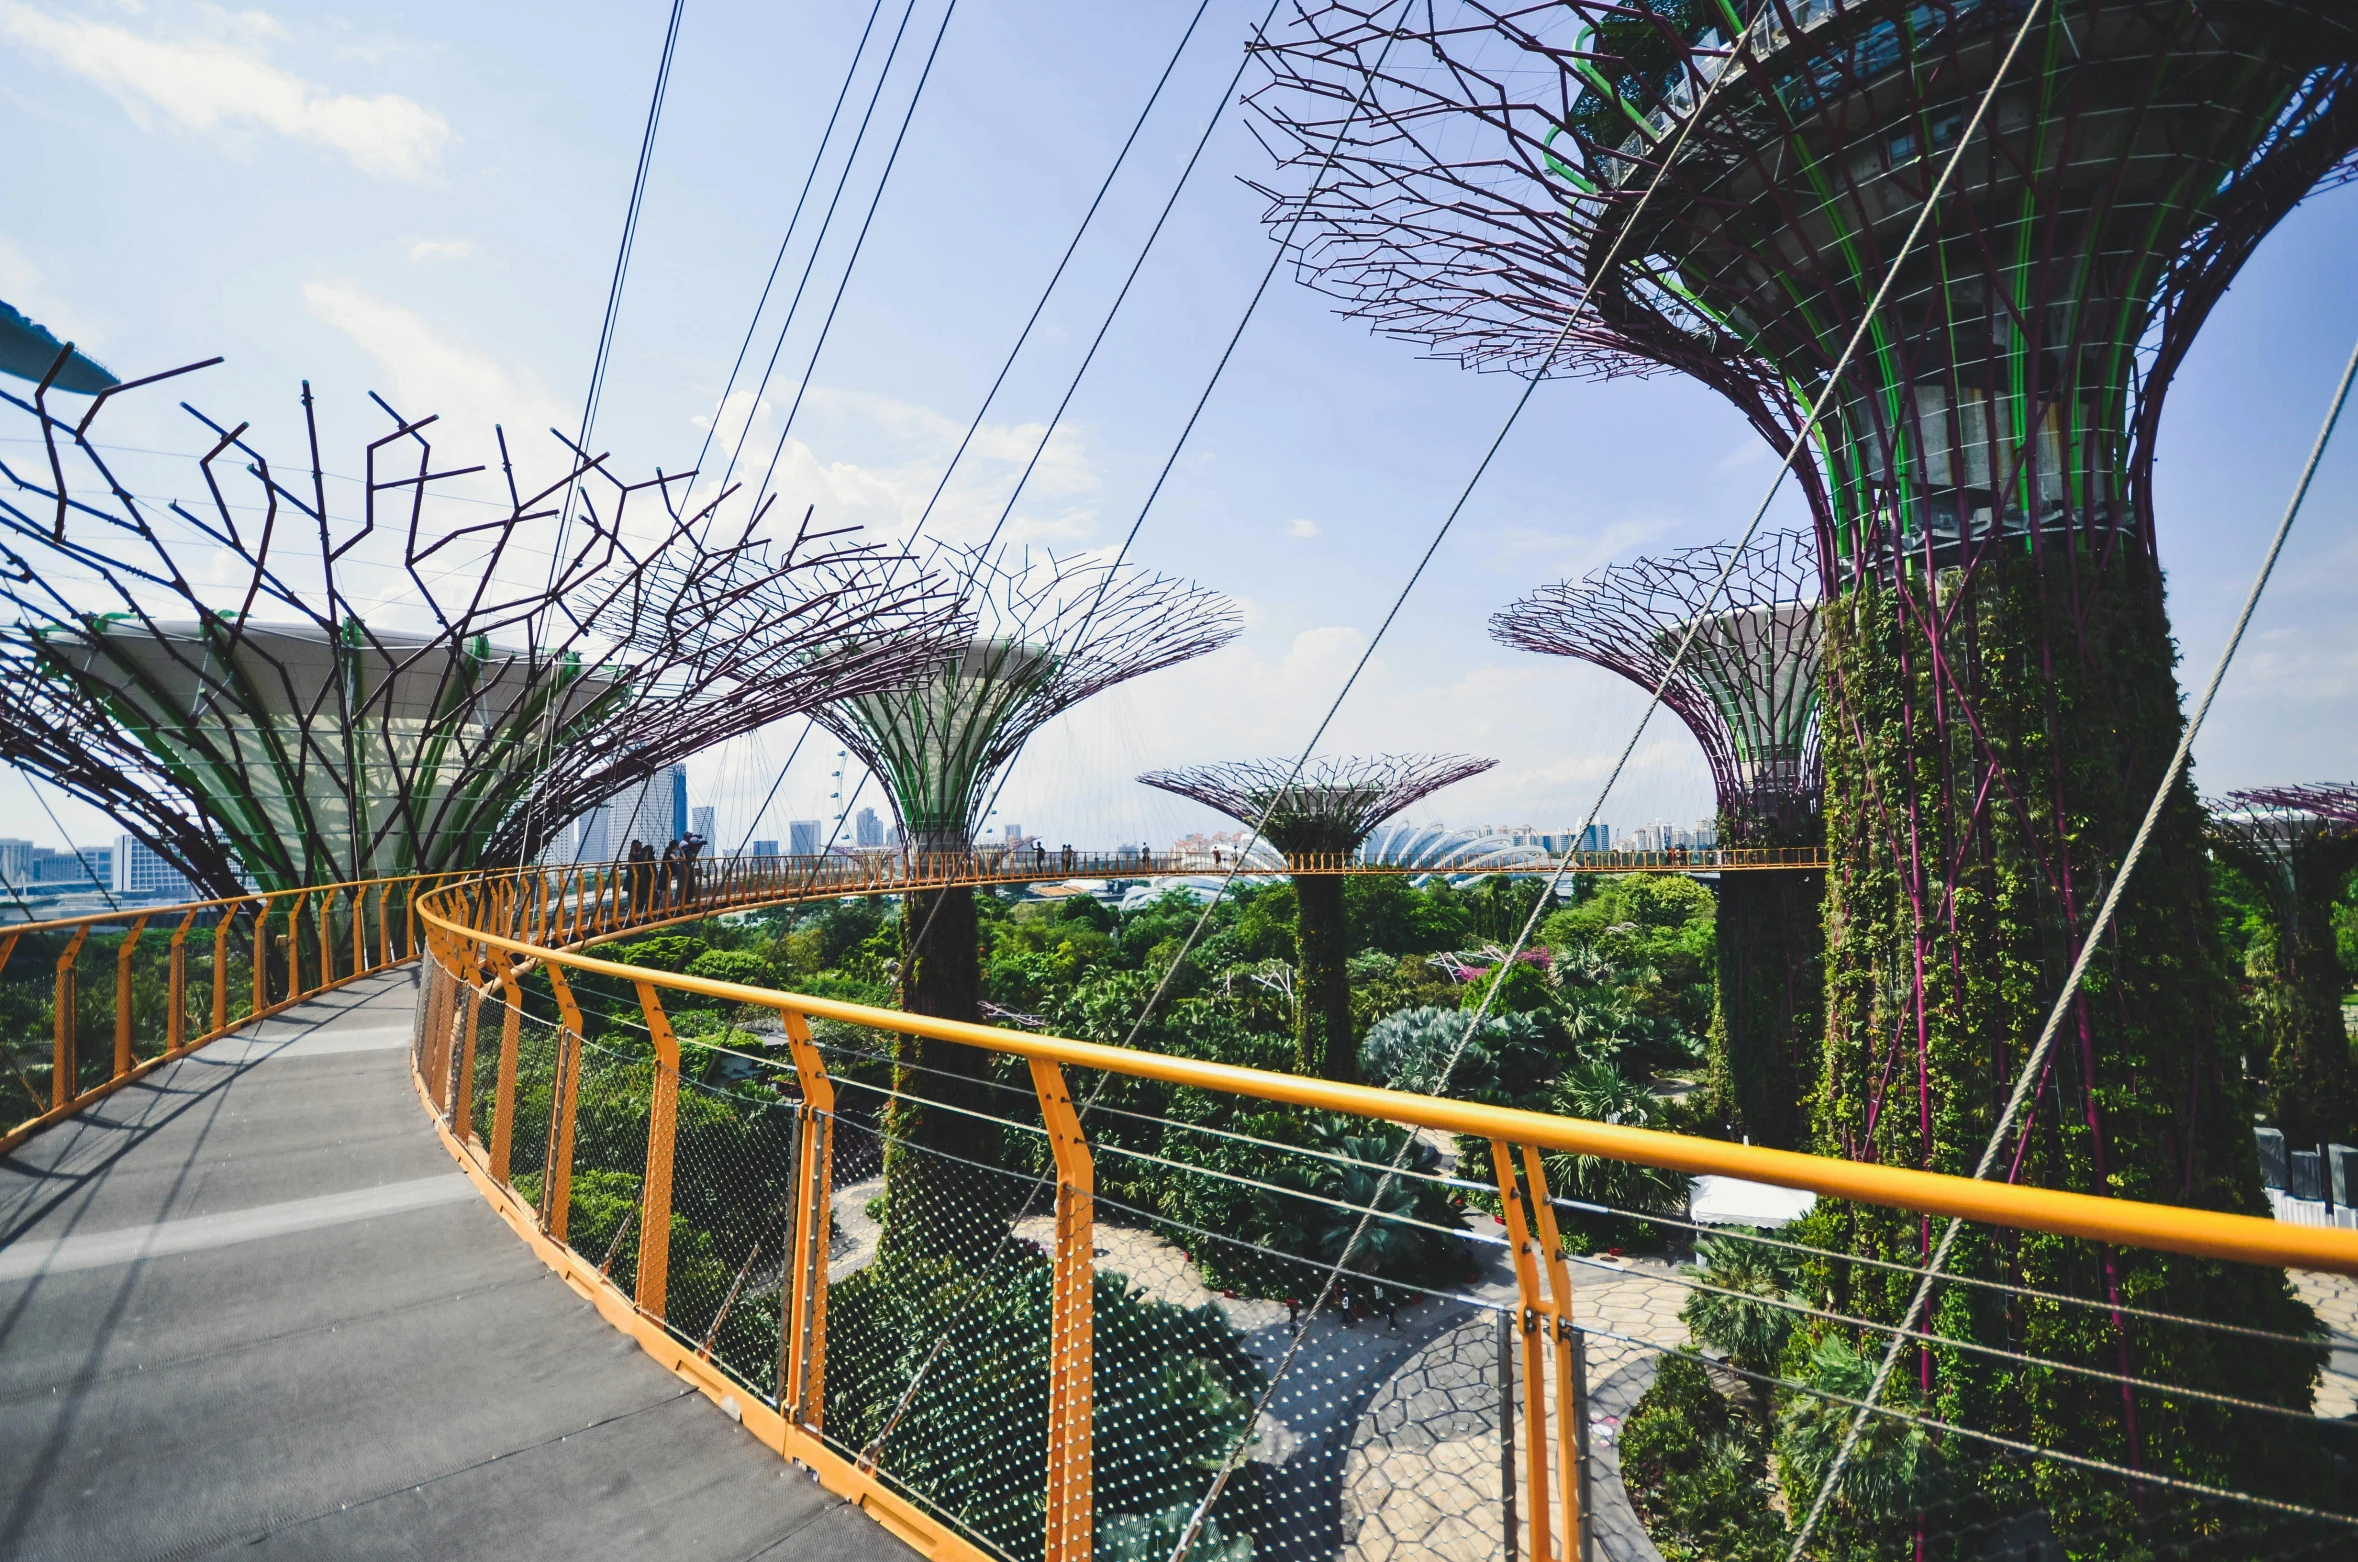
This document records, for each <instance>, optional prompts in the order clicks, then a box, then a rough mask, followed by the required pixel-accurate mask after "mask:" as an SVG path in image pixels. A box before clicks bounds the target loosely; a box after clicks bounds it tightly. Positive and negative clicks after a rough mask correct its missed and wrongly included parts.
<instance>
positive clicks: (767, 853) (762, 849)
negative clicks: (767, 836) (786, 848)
mask: <svg viewBox="0 0 2358 1562" xmlns="http://www.w3.org/2000/svg"><path fill="white" fill-rule="evenodd" d="M753 855H755V856H756V857H775V856H777V855H778V843H777V842H776V841H755V842H754V843H753Z"/></svg>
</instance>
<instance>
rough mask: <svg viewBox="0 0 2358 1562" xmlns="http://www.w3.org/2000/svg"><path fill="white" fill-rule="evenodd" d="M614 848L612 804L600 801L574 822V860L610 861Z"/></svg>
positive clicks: (613, 856)
mask: <svg viewBox="0 0 2358 1562" xmlns="http://www.w3.org/2000/svg"><path fill="white" fill-rule="evenodd" d="M616 855H617V854H616V852H615V848H614V806H613V805H612V804H611V803H600V804H599V805H598V806H597V807H595V808H593V809H591V810H590V811H589V812H588V813H586V814H583V815H582V816H581V818H580V819H579V820H578V821H577V822H576V824H575V829H574V835H573V860H574V861H575V862H612V861H613V860H614V858H615V856H616Z"/></svg>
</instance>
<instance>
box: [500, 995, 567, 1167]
mask: <svg viewBox="0 0 2358 1562" xmlns="http://www.w3.org/2000/svg"><path fill="white" fill-rule="evenodd" d="M563 1036H564V1032H563V1031H562V1030H561V1029H560V1028H559V1027H557V1026H556V1025H554V1024H552V1023H550V1022H549V1021H547V1020H544V1019H536V1018H534V1017H533V1016H532V1015H531V1014H530V1013H529V1012H528V1013H526V1014H525V1015H524V1017H523V1023H521V1024H520V1025H518V1026H517V1028H516V1084H515V1105H514V1108H513V1113H512V1116H511V1119H510V1122H509V1127H508V1186H510V1187H511V1188H513V1189H515V1190H516V1193H517V1195H518V1196H519V1197H521V1198H522V1199H523V1200H524V1202H525V1203H527V1204H529V1205H531V1206H532V1207H533V1208H535V1209H538V1208H539V1207H540V1195H541V1184H542V1181H543V1177H542V1173H543V1172H544V1171H545V1169H546V1168H547V1166H548V1159H549V1139H550V1135H551V1134H552V1132H553V1131H554V1128H555V1117H554V1114H555V1110H556V1104H557V1059H558V1055H559V1046H560V1043H561V1041H562V1039H563Z"/></svg>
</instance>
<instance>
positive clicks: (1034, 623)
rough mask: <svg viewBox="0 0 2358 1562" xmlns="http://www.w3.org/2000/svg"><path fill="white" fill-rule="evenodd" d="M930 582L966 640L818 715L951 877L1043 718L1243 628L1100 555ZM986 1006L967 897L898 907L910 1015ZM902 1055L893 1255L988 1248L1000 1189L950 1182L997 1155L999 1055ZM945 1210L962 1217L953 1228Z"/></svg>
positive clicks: (1223, 605)
mask: <svg viewBox="0 0 2358 1562" xmlns="http://www.w3.org/2000/svg"><path fill="white" fill-rule="evenodd" d="M928 572H929V573H931V574H934V575H936V576H937V577H938V578H940V579H942V580H944V581H946V582H947V583H948V584H949V586H950V589H951V590H953V591H954V592H955V593H956V596H957V599H958V601H959V603H960V605H961V611H962V613H964V614H965V615H966V616H967V619H968V622H969V624H970V626H971V627H970V628H969V630H968V632H967V634H966V635H965V637H964V638H962V639H961V640H960V641H958V642H957V643H954V644H951V645H949V646H947V647H945V648H942V649H939V650H936V651H934V652H933V653H932V654H931V656H930V658H929V660H928V661H927V664H926V666H925V668H924V670H923V672H922V673H921V675H920V676H919V677H917V678H916V679H914V680H910V681H906V682H904V683H902V684H900V685H899V686H897V687H894V688H891V689H882V690H876V691H872V692H865V693H860V694H855V695H851V696H848V697H846V698H844V699H840V700H836V701H834V702H832V703H830V704H828V705H826V706H823V707H821V708H820V709H819V710H818V711H816V712H815V713H814V716H815V719H816V720H817V721H818V722H819V723H820V724H821V725H822V726H824V727H825V728H826V729H827V730H828V731H829V732H832V733H834V734H835V736H836V737H837V738H839V739H841V740H842V742H843V744H844V746H845V747H846V748H848V749H850V750H851V751H852V752H853V753H854V754H856V755H858V756H859V758H860V760H861V761H862V762H863V763H864V764H866V765H867V766H868V768H869V769H870V770H871V771H873V772H874V773H875V774H876V776H877V778H878V779H879V780H881V781H882V782H883V783H884V786H885V789H886V792H887V794H888V795H889V796H890V797H891V799H892V805H893V811H894V813H895V815H896V816H897V817H898V819H899V821H900V826H901V838H902V840H903V841H904V843H906V846H907V849H908V850H909V852H910V853H911V854H912V855H913V856H915V857H917V858H918V859H919V861H920V866H922V865H923V859H924V858H926V857H929V856H930V857H935V858H947V859H949V860H950V861H951V862H953V863H955V862H956V861H957V860H958V859H960V858H962V857H963V856H965V854H967V853H968V852H970V851H971V850H972V849H973V845H974V832H975V829H976V827H977V826H978V825H979V824H980V822H981V820H982V817H983V815H984V813H985V812H986V811H987V810H988V808H989V803H990V797H991V795H992V794H993V792H994V791H995V790H996V788H997V786H998V784H999V781H1000V777H1001V774H1002V773H1003V772H1004V771H1005V769H1006V768H1007V766H1008V764H1009V763H1010V762H1012V761H1013V760H1014V759H1015V757H1016V755H1018V754H1019V753H1021V752H1022V750H1023V746H1024V744H1025V743H1026V742H1028V741H1029V740H1030V738H1031V736H1032V734H1034V733H1035V732H1037V731H1039V730H1040V728H1041V727H1043V726H1045V725H1046V724H1047V723H1048V722H1049V721H1051V720H1053V719H1054V718H1055V717H1057V716H1059V715H1062V714H1063V713H1064V712H1066V711H1068V710H1070V709H1072V708H1073V707H1074V706H1075V705H1078V704H1080V703H1081V702H1082V701H1083V700H1086V699H1088V698H1089V697H1090V696H1091V695H1094V694H1099V693H1102V692H1103V691H1104V690H1106V689H1109V688H1111V687H1113V686H1114V685H1115V684H1117V683H1122V682H1125V681H1127V680H1129V679H1132V678H1136V677H1140V676H1142V675H1144V674H1146V673H1150V672H1154V671H1156V670H1158V669H1160V668H1165V667H1170V666H1173V665H1174V664H1176V663H1179V662H1183V661H1186V660H1188V659H1189V658H1191V657H1196V656H1201V655H1203V654H1204V653H1206V652H1208V651H1213V650H1217V649H1218V648H1219V647H1221V646H1223V645H1226V644H1227V643H1228V642H1229V641H1230V640H1233V639H1234V638H1235V637H1236V635H1237V632H1238V630H1239V628H1240V627H1241V623H1240V620H1239V618H1238V616H1237V612H1236V609H1235V608H1234V607H1233V606H1231V605H1230V603H1229V601H1228V599H1227V598H1226V597H1223V596H1221V595H1219V594H1218V593H1216V592H1212V591H1208V590H1205V589H1204V588H1202V587H1200V586H1195V585H1191V584H1189V583H1187V582H1185V581H1181V580H1176V579H1173V578H1171V577H1169V576H1166V575H1160V574H1156V573H1154V572H1153V571H1151V570H1146V569H1141V568H1139V567H1137V566H1135V565H1127V564H1121V563H1118V562H1113V561H1108V560H1104V559H1099V558H1096V557H1092V556H1089V555H1075V556H1072V557H1068V558H1058V557H1056V556H1055V555H1053V554H1048V553H1041V554H1038V555H1034V554H1031V553H1029V552H1025V553H1022V554H1018V555H1013V556H1011V555H1009V554H1007V553H1005V552H994V551H989V550H985V549H981V548H974V547H959V546H944V547H941V548H937V549H935V550H934V551H933V553H932V555H931V558H930V561H929V564H928ZM982 997H983V990H982V959H981V948H980V929H979V927H978V925H977V923H976V919H975V905H974V891H973V890H972V889H969V888H967V887H965V886H962V885H958V886H951V887H948V888H944V889H933V890H921V891H916V892H914V893H911V894H909V895H907V896H906V897H904V899H903V902H902V906H901V966H900V1001H901V1007H902V1008H903V1009H905V1010H907V1011H909V1012H910V1013H913V1014H929V1015H933V1016H935V1017H936V1018H940V1019H952V1020H965V1021H969V1022H975V1023H979V1022H980V1021H981V1019H982ZM893 1045H894V1058H895V1060H896V1064H897V1068H896V1084H895V1092H896V1093H895V1095H894V1097H893V1100H892V1103H891V1106H890V1108H889V1110H888V1112H887V1115H886V1123H885V1132H886V1147H885V1189H886V1200H887V1207H888V1209H889V1210H890V1211H891V1212H892V1216H891V1220H890V1221H889V1223H888V1225H887V1229H886V1241H887V1242H888V1243H893V1244H896V1245H897V1244H910V1245H914V1246H920V1247H922V1248H924V1249H926V1250H928V1251H937V1252H951V1253H960V1254H972V1253H976V1252H979V1251H981V1250H982V1249H984V1248H987V1247H988V1246H989V1245H990V1244H991V1243H992V1242H993V1241H994V1240H995V1235H996V1229H995V1228H996V1221H995V1219H994V1216H993V1211H992V1209H991V1207H990V1205H991V1201H992V1200H993V1199H994V1198H996V1197H997V1196H998V1194H999V1193H1000V1192H1002V1191H1003V1190H998V1189H994V1188H990V1187H982V1188H979V1189H978V1188H977V1187H975V1186H974V1185H972V1184H967V1183H961V1184H960V1186H959V1187H958V1188H957V1189H955V1190H953V1189H952V1188H951V1187H950V1186H949V1185H948V1183H947V1182H946V1181H945V1180H944V1179H948V1178H955V1177H960V1176H962V1174H961V1173H959V1172H957V1171H956V1170H955V1168H956V1165H957V1162H958V1161H959V1160H964V1161H970V1162H975V1163H979V1164H982V1165H986V1166H987V1165H994V1164H996V1163H997V1162H998V1160H999V1159H1000V1154H1001V1149H1000V1143H999V1133H998V1129H997V1127H996V1126H995V1125H994V1124H993V1123H992V1121H991V1117H992V1116H993V1115H994V1113H993V1108H994V1106H995V1102H993V1101H992V1100H990V1099H989V1098H988V1085H987V1083H986V1080H987V1076H988V1074H989V1071H990V1061H991V1060H990V1057H989V1055H988V1054H986V1053H983V1052H981V1051H978V1050H977V1049H975V1048H973V1047H967V1046H962V1045H959V1044H958V1043H955V1042H943V1041H934V1040H930V1039H928V1038H925V1037H920V1036H901V1037H897V1038H895V1041H894V1044H893ZM986 1181H988V1179H986ZM952 1210H957V1211H958V1217H957V1218H956V1219H950V1218H947V1216H948V1213H949V1212H950V1211H952Z"/></svg>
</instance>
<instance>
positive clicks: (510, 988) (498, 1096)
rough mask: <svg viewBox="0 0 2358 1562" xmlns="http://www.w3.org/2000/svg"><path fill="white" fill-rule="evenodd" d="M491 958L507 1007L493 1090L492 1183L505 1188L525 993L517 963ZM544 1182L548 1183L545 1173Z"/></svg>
mask: <svg viewBox="0 0 2358 1562" xmlns="http://www.w3.org/2000/svg"><path fill="white" fill-rule="evenodd" d="M491 958H492V959H493V960H494V961H495V962H497V966H496V969H497V970H498V973H499V991H500V998H501V1000H502V1001H503V1002H504V1003H505V1004H506V1006H507V1013H506V1014H505V1016H503V1017H502V1018H501V1020H500V1023H499V1077H498V1079H497V1080H495V1081H494V1082H493V1084H492V1087H491V1088H492V1097H491V1180H492V1181H494V1182H496V1183H498V1184H499V1185H500V1186H501V1187H503V1188H504V1187H506V1186H507V1185H508V1142H509V1140H510V1138H511V1137H512V1136H513V1135H514V1133H515V1125H516V1043H517V1039H518V1037H519V1035H520V1034H521V1033H522V1030H523V1026H524V991H523V989H522V988H521V987H519V986H518V985H517V983H516V962H515V961H514V960H513V959H512V958H510V957H509V956H507V955H505V954H502V953H500V952H499V951H497V950H494V951H492V954H491ZM541 1180H542V1181H544V1182H545V1181H547V1180H548V1178H547V1174H546V1173H545V1172H544V1173H542V1177H541Z"/></svg>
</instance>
